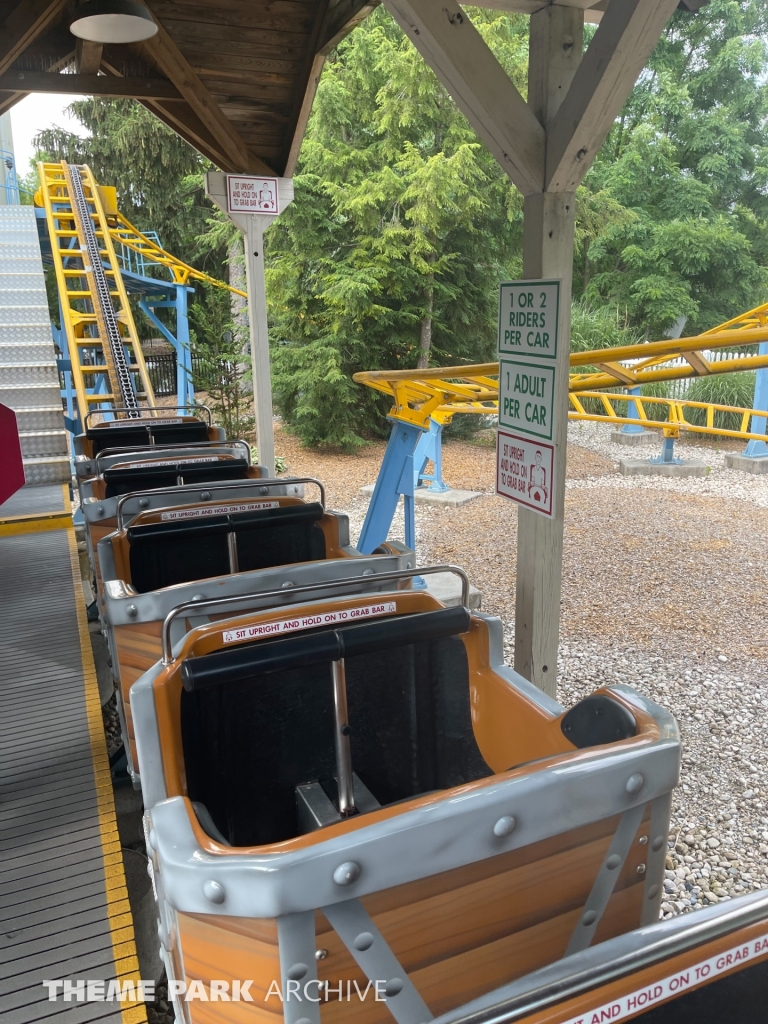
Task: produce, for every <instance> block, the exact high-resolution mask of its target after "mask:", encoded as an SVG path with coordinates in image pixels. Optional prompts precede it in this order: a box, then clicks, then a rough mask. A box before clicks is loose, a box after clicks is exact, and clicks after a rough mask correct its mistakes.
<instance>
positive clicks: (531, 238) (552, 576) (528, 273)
mask: <svg viewBox="0 0 768 1024" xmlns="http://www.w3.org/2000/svg"><path fill="white" fill-rule="evenodd" d="M583 33H584V12H583V11H580V10H578V9H576V8H569V7H554V6H553V7H545V8H543V9H542V10H541V11H539V12H537V13H536V14H533V15H531V35H530V55H529V70H528V103H529V104H530V106H531V109H532V110H533V112H534V113H535V114H536V116H537V118H538V120H539V121H540V122H541V124H542V125H543V126H544V128H545V129H546V128H547V127H548V125H549V124H551V122H552V119H553V118H554V117H555V115H556V113H557V111H558V109H559V107H560V104H561V103H562V101H563V98H564V97H565V95H566V94H567V91H568V86H569V85H570V83H571V80H572V79H573V76H574V75H575V73H576V69H577V67H578V65H579V60H580V58H581V53H582V42H583ZM542 186H543V183H542ZM574 199H575V197H574V194H573V193H572V192H560V193H551V192H539V193H535V194H533V195H528V196H526V198H525V204H524V210H523V277H526V278H549V279H551V278H559V279H560V280H561V281H562V286H561V291H560V323H559V324H558V351H557V363H556V391H555V405H556V408H557V409H558V410H559V416H558V418H557V420H556V424H557V427H556V433H555V435H554V437H553V442H554V445H555V468H554V473H555V477H554V480H553V487H554V508H553V511H554V516H553V518H552V519H545V518H544V517H543V516H540V515H538V514H537V513H536V512H533V511H531V510H530V509H526V508H523V507H522V506H518V510H517V516H518V519H517V581H516V602H515V669H516V671H518V672H519V673H520V674H521V675H522V676H524V677H525V678H526V679H530V681H531V682H532V683H535V685H536V686H538V687H539V688H540V689H542V690H544V691H545V692H546V693H548V694H550V695H551V696H555V693H556V691H557V648H558V641H559V636H560V591H561V585H562V572H563V527H564V522H563V515H564V505H565V457H566V445H567V441H568V373H569V349H570V340H571V276H572V269H573V234H574V225H575V219H574V207H575V202H574Z"/></svg>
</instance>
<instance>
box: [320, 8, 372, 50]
mask: <svg viewBox="0 0 768 1024" xmlns="http://www.w3.org/2000/svg"><path fill="white" fill-rule="evenodd" d="M378 6H379V0H338V3H335V4H333V6H331V7H329V8H328V11H327V12H326V14H325V17H324V18H323V24H322V26H321V29H320V35H319V39H318V45H317V52H318V53H321V54H322V55H323V56H324V57H327V56H328V54H329V53H330V52H331V50H333V49H334V48H335V47H337V46H338V45H339V43H340V42H341V40H342V39H343V38H344V36H347V35H349V33H350V32H351V31H352V29H353V28H356V27H357V26H358V25H359V24H360V22H361V21H365V19H366V18H367V17H368V15H369V14H370V13H371V12H372V11H373V10H374V9H375V8H376V7H378Z"/></svg>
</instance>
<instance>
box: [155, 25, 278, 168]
mask: <svg viewBox="0 0 768 1024" xmlns="http://www.w3.org/2000/svg"><path fill="white" fill-rule="evenodd" d="M158 29H159V31H158V33H157V35H155V36H153V37H152V38H151V39H147V40H145V42H143V43H141V44H139V45H140V48H141V50H142V52H143V53H145V54H146V55H147V56H148V57H149V58H150V59H151V60H153V61H154V62H155V64H156V65H157V66H158V68H160V70H161V71H162V72H163V74H165V75H167V76H168V78H170V80H171V81H172V82H173V84H174V85H175V86H176V88H177V89H178V90H179V92H180V93H181V95H182V96H183V97H184V99H185V100H186V101H187V103H188V104H189V106H190V108H191V109H192V111H193V112H194V114H195V116H196V118H198V119H199V121H200V122H201V123H202V124H203V125H204V126H205V128H206V129H207V131H208V132H210V134H211V135H212V136H213V138H214V139H215V140H216V144H217V147H218V148H219V149H221V150H222V151H223V153H224V154H225V159H224V160H223V161H217V162H218V163H219V166H220V167H221V168H222V170H225V171H235V172H239V173H240V174H244V173H247V172H248V171H251V172H252V173H254V174H273V173H274V172H273V171H272V169H271V168H270V167H269V166H268V165H267V164H265V163H264V161H263V160H260V159H259V158H258V157H257V156H254V155H253V154H252V153H251V152H250V151H249V150H248V148H247V146H246V145H245V143H244V142H243V140H242V138H241V137H240V135H238V133H237V131H236V130H235V128H234V127H233V126H232V123H231V122H230V121H229V120H228V119H227V117H225V115H224V113H223V111H222V110H221V108H220V107H219V105H218V103H217V102H216V100H215V99H214V98H213V96H211V94H210V92H209V91H208V89H207V88H206V87H205V86H204V85H203V83H202V81H201V80H200V78H199V77H198V75H197V74H196V73H195V71H194V69H193V68H192V66H191V65H190V64H189V62H188V61H187V59H186V57H185V56H184V55H183V54H182V52H181V51H180V50H179V48H178V46H177V45H176V44H175V43H174V41H173V40H172V39H171V37H170V35H169V34H168V33H167V32H166V30H165V29H164V28H163V26H162V25H160V24H158Z"/></svg>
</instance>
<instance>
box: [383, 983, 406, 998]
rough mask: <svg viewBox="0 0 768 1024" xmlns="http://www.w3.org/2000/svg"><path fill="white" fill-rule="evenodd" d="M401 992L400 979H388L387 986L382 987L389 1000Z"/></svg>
mask: <svg viewBox="0 0 768 1024" xmlns="http://www.w3.org/2000/svg"><path fill="white" fill-rule="evenodd" d="M402 991H403V979H402V978H390V980H389V981H388V982H387V984H386V985H385V986H384V993H385V995H388V996H389V997H390V998H391V997H392V996H396V995H397V994H398V992H402Z"/></svg>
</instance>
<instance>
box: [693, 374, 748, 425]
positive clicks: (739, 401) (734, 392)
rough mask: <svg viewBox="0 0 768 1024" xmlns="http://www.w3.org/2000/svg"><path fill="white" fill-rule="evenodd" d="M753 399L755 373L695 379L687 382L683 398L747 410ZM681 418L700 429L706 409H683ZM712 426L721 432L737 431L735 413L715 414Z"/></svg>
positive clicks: (738, 419)
mask: <svg viewBox="0 0 768 1024" xmlns="http://www.w3.org/2000/svg"><path fill="white" fill-rule="evenodd" d="M754 396H755V374H754V372H753V371H749V370H742V371H741V372H740V373H713V374H711V375H710V376H707V377H697V379H696V380H694V381H692V382H691V386H690V388H689V389H688V393H687V395H686V396H685V397H686V398H687V399H688V401H690V402H712V403H713V404H715V405H733V406H736V407H737V408H741V409H751V408H752V402H753V399H754ZM685 418H686V419H687V420H688V421H689V422H690V423H696V424H698V425H699V426H704V424H705V423H706V422H707V413H706V409H686V410H685ZM715 426H716V427H721V428H722V429H723V430H741V416H739V414H738V413H731V412H726V413H722V412H721V413H715Z"/></svg>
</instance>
